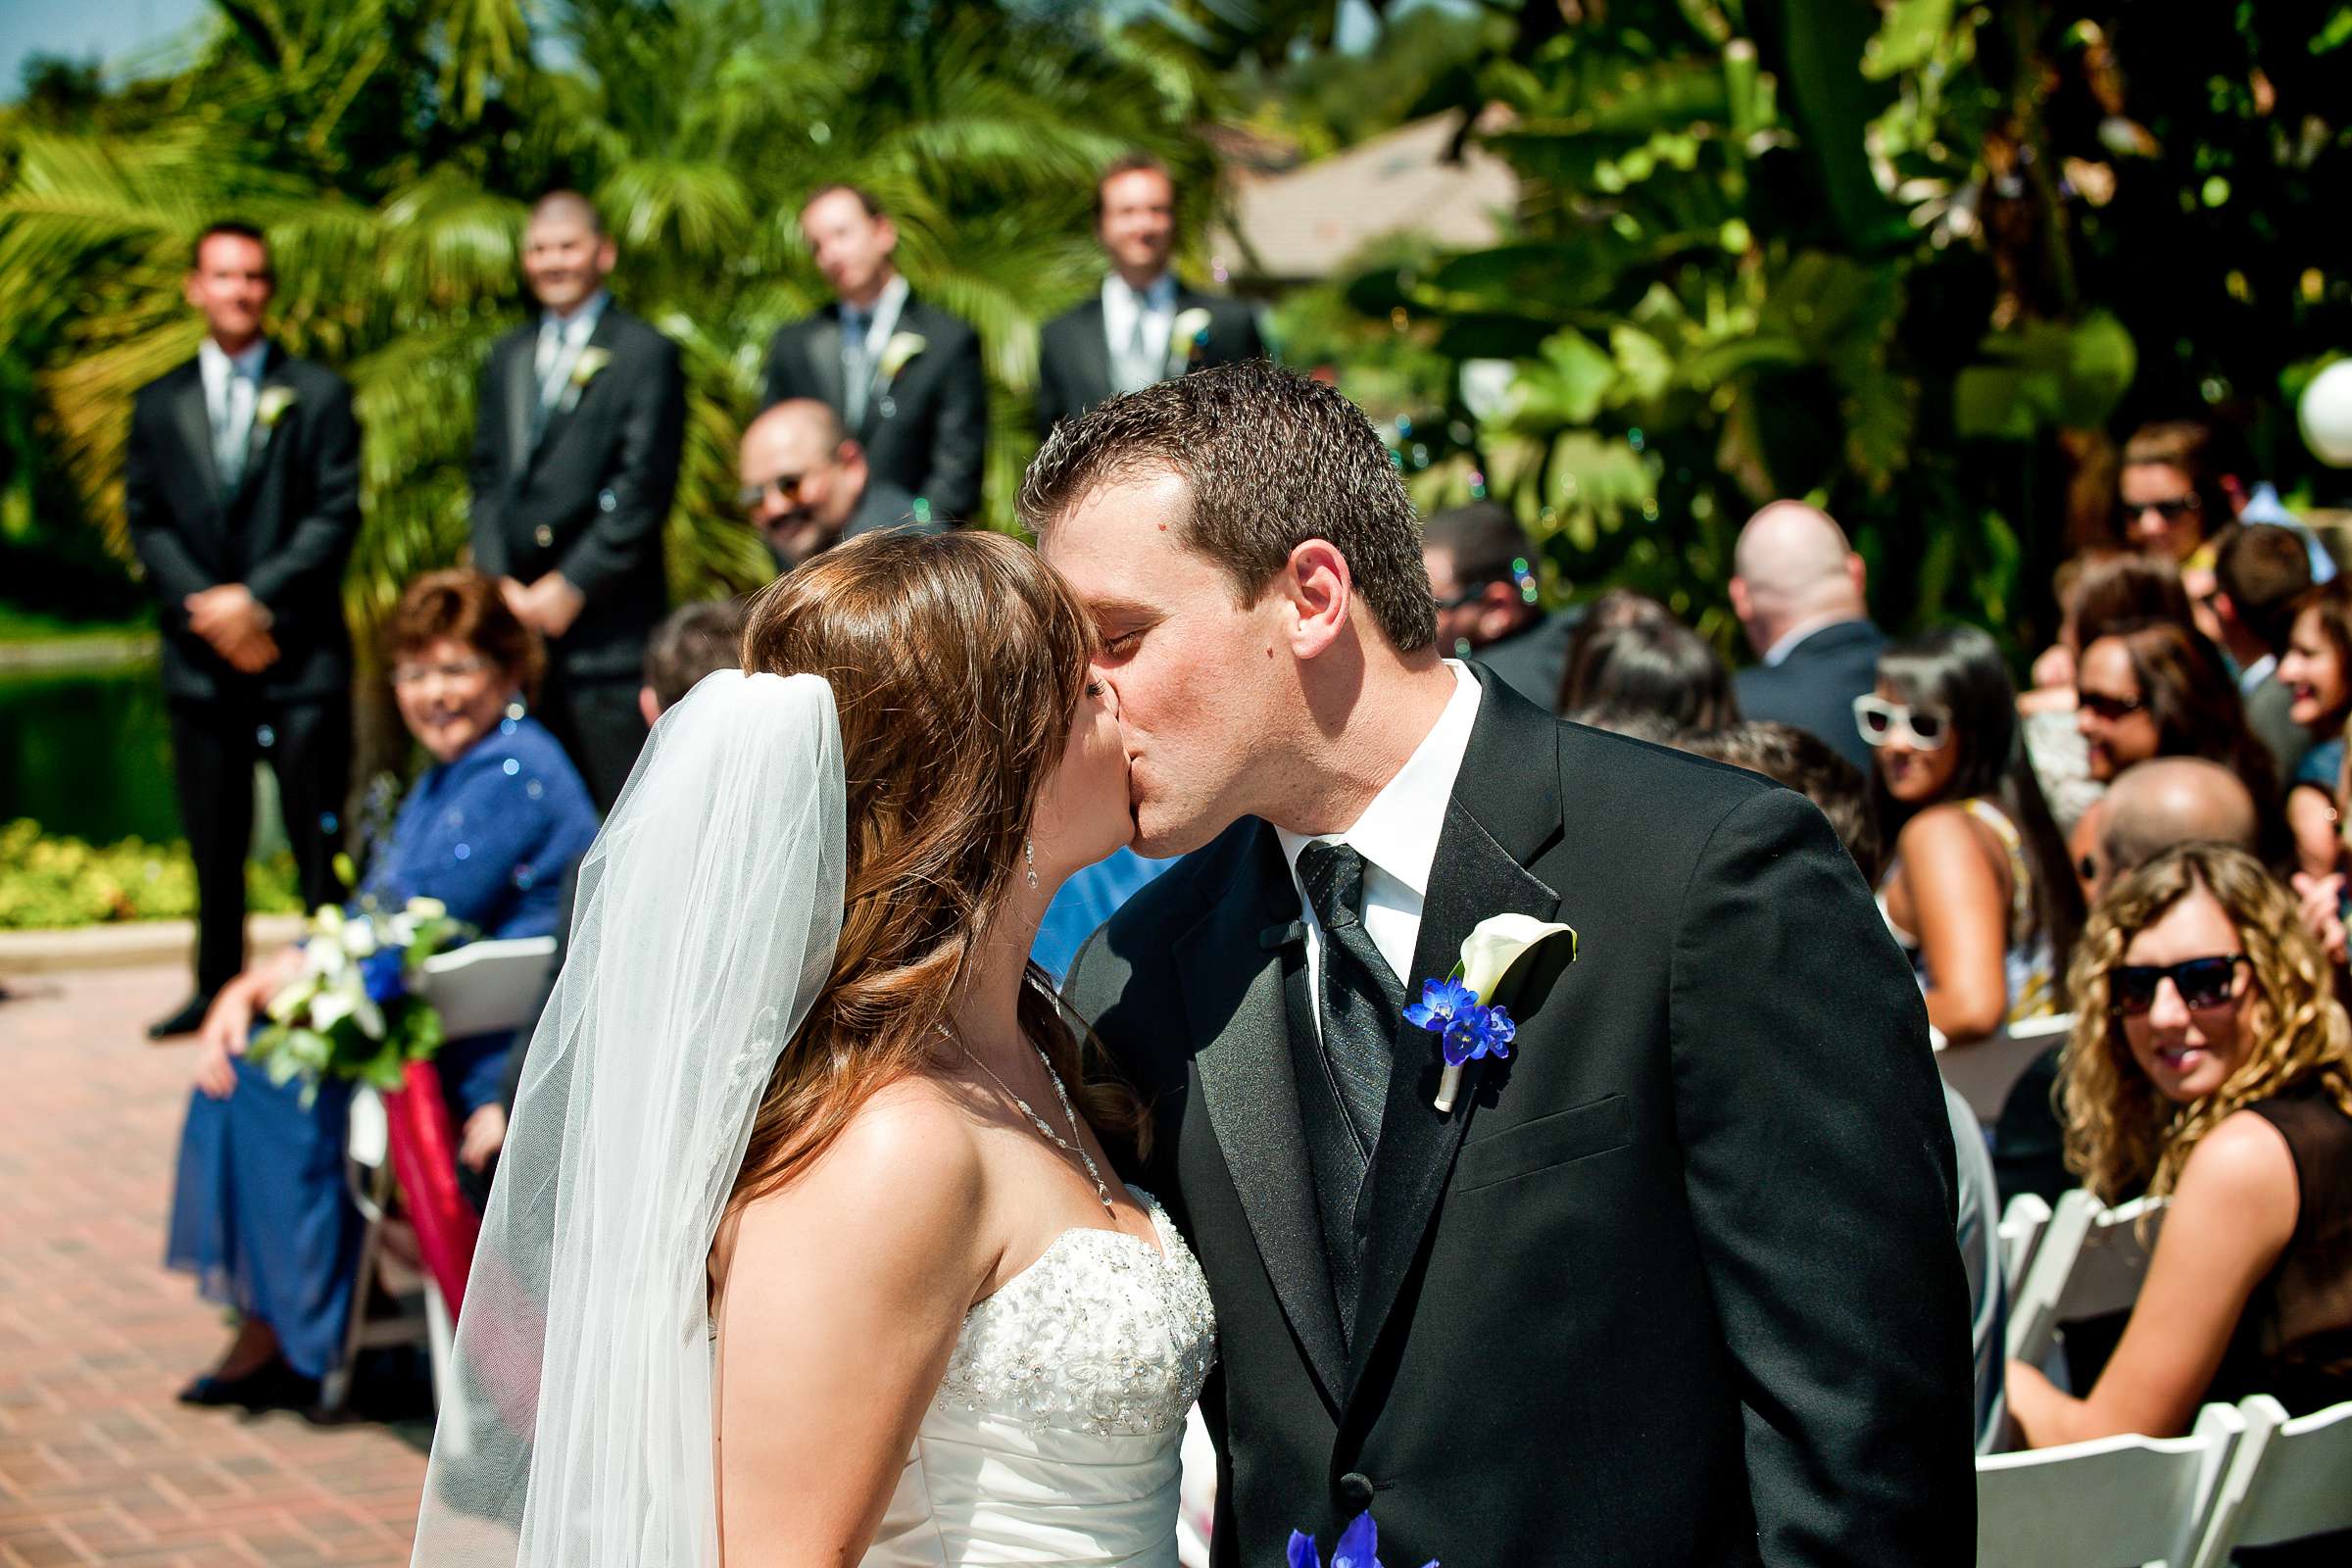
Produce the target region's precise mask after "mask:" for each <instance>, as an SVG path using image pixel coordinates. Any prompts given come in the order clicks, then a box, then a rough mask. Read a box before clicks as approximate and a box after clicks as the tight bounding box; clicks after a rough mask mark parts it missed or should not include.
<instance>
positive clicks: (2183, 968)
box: [2107, 953, 2246, 1018]
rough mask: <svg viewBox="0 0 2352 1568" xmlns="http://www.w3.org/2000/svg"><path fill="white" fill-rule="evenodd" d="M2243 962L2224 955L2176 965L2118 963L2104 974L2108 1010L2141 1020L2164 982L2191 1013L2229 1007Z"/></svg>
mask: <svg viewBox="0 0 2352 1568" xmlns="http://www.w3.org/2000/svg"><path fill="white" fill-rule="evenodd" d="M2245 961H2246V956H2245V955H2244V954H2242V953H2228V954H2217V955H2216V956H2213V957H2210V958H2183V959H2181V960H2180V962H2179V963H2119V964H2117V965H2116V966H2115V967H2114V968H2112V969H2110V970H2108V971H2107V1006H2108V1010H2109V1011H2110V1012H2113V1013H2116V1014H2117V1015H2119V1016H2122V1017H2127V1018H2137V1017H2141V1016H2144V1015H2145V1014H2146V1013H2147V1011H2148V1009H2149V1008H2151V1007H2153V1006H2155V1005H2156V988H2157V987H2159V986H2161V985H2162V984H2164V982H2165V981H2167V980H2170V981H2171V982H2172V983H2173V989H2174V990H2176V991H2178V992H2180V1005H2182V1006H2184V1007H2186V1008H2188V1009H2189V1011H2191V1012H2205V1011H2211V1010H2212V1009H2213V1008H2216V1007H2226V1006H2229V1005H2230V1004H2231V1003H2233V1002H2235V1001H2236V1000H2237V997H2236V992H2235V989H2234V988H2235V986H2236V984H2237V966H2238V965H2239V964H2241V963H2244V962H2245Z"/></svg>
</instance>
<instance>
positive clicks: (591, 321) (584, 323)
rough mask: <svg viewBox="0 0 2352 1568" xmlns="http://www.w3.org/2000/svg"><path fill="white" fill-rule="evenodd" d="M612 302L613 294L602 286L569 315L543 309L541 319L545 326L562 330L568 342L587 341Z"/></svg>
mask: <svg viewBox="0 0 2352 1568" xmlns="http://www.w3.org/2000/svg"><path fill="white" fill-rule="evenodd" d="M612 303H613V296H612V295H611V294H609V293H607V292H606V291H605V290H603V289H601V288H600V289H598V290H597V291H596V292H595V293H594V294H591V295H589V296H588V298H587V299H586V300H584V301H582V302H581V304H580V307H579V309H577V310H575V311H573V312H572V313H571V314H570V315H569V316H559V315H557V314H556V313H555V312H554V311H541V312H540V313H539V321H540V324H541V325H542V326H543V327H546V326H552V327H554V328H555V329H556V330H557V331H559V332H561V333H562V334H563V335H564V341H565V342H566V343H585V342H587V341H588V339H589V337H590V335H591V334H593V333H594V332H595V331H596V323H597V321H598V320H599V319H602V318H603V316H604V314H605V307H606V306H608V305H610V304H612Z"/></svg>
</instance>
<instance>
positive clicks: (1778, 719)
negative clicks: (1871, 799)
mask: <svg viewBox="0 0 2352 1568" xmlns="http://www.w3.org/2000/svg"><path fill="white" fill-rule="evenodd" d="M1886 647H1887V639H1886V637H1885V636H1884V635H1883V634H1882V633H1881V632H1880V631H1879V628H1878V627H1876V626H1874V625H1872V624H1871V623H1870V622H1869V621H1867V620H1842V621H1839V622H1838V623H1837V624H1835V625H1831V626H1824V627H1822V628H1821V630H1819V631H1817V632H1815V633H1813V634H1812V635H1811V636H1809V637H1807V638H1805V639H1804V641H1802V642H1800V643H1798V644H1797V645H1796V646H1795V647H1794V648H1791V649H1789V657H1788V658H1787V659H1784V660H1782V661H1781V662H1779V663H1778V664H1757V665H1755V666H1753V667H1752V668H1748V669H1743V670H1741V671H1740V673H1739V674H1738V675H1736V676H1734V677H1733V678H1732V692H1733V695H1734V696H1736V697H1737V698H1738V699H1739V701H1740V717H1741V718H1755V719H1765V720H1769V721H1771V722H1773V723H1777V724H1793V725H1795V726H1796V727H1797V728H1798V729H1801V730H1807V731H1810V732H1811V733H1813V734H1814V735H1817V736H1819V737H1820V738H1821V739H1823V740H1825V741H1827V742H1829V744H1830V746H1831V747H1832V748H1833V749H1835V750H1836V751H1837V753H1838V755H1839V756H1841V757H1843V758H1844V759H1845V760H1847V761H1849V762H1851V763H1853V764H1854V765H1855V766H1856V767H1858V768H1860V769H1862V771H1863V773H1864V774H1866V775H1867V774H1868V773H1869V772H1870V769H1871V760H1870V747H1869V745H1868V744H1866V743H1865V742H1864V741H1863V739H1862V732H1861V731H1860V730H1859V729H1857V728H1856V727H1855V725H1854V699H1855V698H1857V697H1859V696H1861V695H1862V694H1863V693H1864V692H1867V691H1869V690H1870V689H1871V688H1872V687H1874V686H1876V685H1877V684H1878V683H1879V655H1880V654H1881V653H1882V652H1884V651H1885V649H1886Z"/></svg>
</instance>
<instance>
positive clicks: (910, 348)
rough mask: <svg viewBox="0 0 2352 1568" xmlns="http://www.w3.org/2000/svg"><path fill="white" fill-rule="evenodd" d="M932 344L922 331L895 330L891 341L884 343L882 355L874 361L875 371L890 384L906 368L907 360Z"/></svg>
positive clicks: (886, 384)
mask: <svg viewBox="0 0 2352 1568" xmlns="http://www.w3.org/2000/svg"><path fill="white" fill-rule="evenodd" d="M930 346H931V340H930V339H929V338H927V337H925V336H923V334H922V333H920V332H893V333H891V334H890V341H888V342H887V343H884V344H883V345H882V357H881V358H880V359H879V360H877V361H875V362H874V373H875V374H877V375H879V376H880V377H881V378H882V384H883V385H884V386H888V385H890V383H891V382H893V381H896V380H897V379H898V378H899V372H900V371H901V370H904V369H905V368H907V361H909V360H911V359H913V358H914V357H915V356H916V355H917V354H920V353H922V352H923V350H925V349H927V348H929V347H930Z"/></svg>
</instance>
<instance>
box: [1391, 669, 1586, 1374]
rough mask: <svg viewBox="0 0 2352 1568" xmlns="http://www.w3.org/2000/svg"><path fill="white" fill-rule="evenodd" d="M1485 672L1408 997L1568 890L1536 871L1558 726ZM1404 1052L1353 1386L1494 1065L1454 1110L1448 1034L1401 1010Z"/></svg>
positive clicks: (1550, 821) (1554, 812)
mask: <svg viewBox="0 0 2352 1568" xmlns="http://www.w3.org/2000/svg"><path fill="white" fill-rule="evenodd" d="M1483 678H1484V684H1485V686H1486V690H1485V693H1484V694H1483V695H1482V697H1481V698H1480V701H1479V710H1478V721H1477V723H1476V725H1475V726H1474V727H1473V728H1472V729H1471V731H1470V745H1469V749H1468V750H1467V751H1466V752H1465V753H1464V755H1463V757H1462V769H1461V772H1460V773H1459V774H1458V775H1457V776H1456V777H1455V780H1454V785H1453V798H1452V800H1451V801H1449V802H1448V803H1447V804H1446V825H1445V828H1444V829H1443V830H1442V831H1441V832H1440V834H1439V836H1438V853H1437V858H1436V859H1435V860H1434V861H1433V862H1432V864H1431V866H1430V874H1429V894H1428V896H1427V897H1426V898H1425V899H1424V900H1423V901H1422V906H1421V934H1420V937H1419V938H1418V939H1417V940H1416V942H1415V943H1414V947H1413V968H1412V972H1411V973H1410V974H1406V975H1401V976H1399V977H1398V978H1400V979H1401V980H1403V982H1404V988H1405V991H1406V993H1407V995H1408V996H1414V997H1417V996H1419V995H1420V991H1421V982H1422V981H1423V980H1427V979H1435V978H1439V977H1442V976H1444V975H1446V974H1448V973H1450V972H1451V971H1452V969H1453V966H1454V964H1455V963H1456V962H1458V961H1459V960H1460V956H1461V947H1462V942H1463V940H1464V939H1465V938H1467V937H1468V936H1469V935H1470V931H1471V928H1472V927H1474V926H1476V925H1477V924H1478V922H1479V921H1481V920H1484V919H1486V918H1487V917H1488V916H1490V915H1495V914H1527V915H1533V916H1535V917H1536V918H1537V919H1539V920H1548V919H1550V918H1551V917H1552V916H1553V915H1554V914H1555V913H1557V912H1558V910H1559V907H1560V896H1559V895H1558V894H1557V893H1555V892H1553V891H1552V890H1551V889H1550V888H1549V887H1546V886H1545V885H1544V882H1543V881H1542V880H1541V879H1540V878H1538V877H1536V876H1535V875H1534V874H1532V873H1531V872H1529V871H1528V870H1527V865H1528V862H1530V861H1532V860H1533V859H1535V858H1536V857H1537V856H1538V855H1540V854H1541V853H1543V851H1544V849H1545V848H1546V847H1547V846H1548V845H1549V844H1550V843H1551V842H1552V841H1553V840H1554V839H1556V838H1557V837H1558V836H1559V833H1560V788H1559V786H1560V768H1559V725H1558V723H1557V722H1556V721H1555V720H1554V719H1553V718H1552V717H1551V715H1550V714H1548V713H1546V712H1544V711H1543V710H1542V709H1539V708H1537V707H1536V706H1535V705H1534V704H1532V703H1529V702H1528V701H1526V700H1525V699H1524V698H1521V697H1519V696H1518V695H1517V694H1516V693H1514V692H1512V691H1511V689H1510V688H1509V687H1507V686H1505V685H1503V684H1502V683H1501V682H1499V681H1497V680H1495V679H1494V678H1493V677H1492V676H1485V677H1483ZM1395 1058H1396V1059H1395V1066H1394V1068H1393V1069H1392V1070H1391V1072H1390V1075H1389V1099H1388V1105H1387V1107H1386V1109H1384V1110H1383V1111H1382V1113H1381V1123H1380V1147H1379V1149H1378V1150H1377V1151H1376V1152H1374V1154H1373V1158H1372V1169H1371V1171H1370V1173H1369V1174H1368V1175H1366V1177H1365V1178H1364V1179H1365V1182H1366V1183H1367V1185H1369V1187H1370V1188H1371V1205H1372V1206H1371V1224H1370V1227H1369V1230H1368V1232H1367V1234H1366V1236H1365V1239H1364V1263H1363V1288H1362V1294H1361V1295H1360V1296H1359V1297H1358V1298H1357V1299H1356V1309H1355V1338H1354V1341H1353V1345H1352V1349H1353V1354H1352V1355H1351V1356H1350V1358H1349V1361H1350V1364H1349V1366H1348V1390H1349V1393H1350V1394H1352V1393H1353V1391H1354V1388H1355V1385H1356V1382H1357V1380H1359V1379H1360V1378H1361V1377H1362V1376H1363V1372H1364V1367H1365V1365H1366V1363H1367V1362H1369V1361H1370V1359H1371V1356H1372V1350H1373V1348H1374V1347H1375V1345H1376V1344H1377V1343H1378V1342H1379V1339H1380V1332H1381V1328H1382V1325H1383V1324H1384V1323H1386V1321H1387V1320H1388V1315H1389V1309H1390V1308H1391V1307H1392V1306H1393V1305H1394V1304H1395V1303H1396V1300H1397V1292H1398V1291H1399V1290H1400V1289H1401V1288H1402V1287H1403V1284H1404V1277H1405V1275H1406V1274H1407V1273H1408V1272H1409V1271H1410V1270H1411V1268H1412V1264H1413V1258H1414V1257H1415V1255H1416V1254H1418V1253H1419V1251H1420V1250H1421V1239H1422V1236H1423V1235H1424V1234H1425V1233H1426V1232H1427V1231H1428V1229H1429V1220H1430V1214H1431V1212H1432V1211H1433V1210H1434V1209H1435V1208H1436V1207H1437V1202H1438V1196H1439V1194H1440V1193H1442V1192H1444V1191H1445V1187H1446V1172H1447V1170H1449V1169H1450V1168H1451V1166H1452V1164H1453V1153H1454V1150H1455V1149H1456V1148H1457V1147H1458V1146H1459V1145H1460V1143H1461V1141H1462V1132H1463V1129H1464V1128H1466V1127H1467V1126H1468V1125H1469V1122H1470V1113H1471V1111H1472V1110H1473V1109H1474V1108H1475V1107H1476V1105H1477V1103H1478V1091H1479V1080H1480V1077H1481V1073H1482V1069H1483V1068H1484V1067H1485V1066H1486V1065H1487V1064H1486V1063H1485V1062H1484V1061H1473V1062H1471V1063H1469V1064H1468V1066H1467V1068H1466V1069H1465V1070H1464V1073H1463V1079H1462V1088H1461V1092H1460V1095H1459V1097H1458V1098H1457V1099H1456V1100H1455V1102H1454V1107H1453V1110H1452V1112H1451V1113H1450V1114H1448V1115H1441V1114H1439V1112H1438V1110H1437V1108H1436V1105H1435V1101H1436V1099H1437V1093H1438V1076H1439V1073H1440V1071H1441V1070H1442V1068H1443V1066H1444V1060H1443V1058H1442V1057H1441V1056H1440V1055H1439V1054H1438V1037H1437V1036H1436V1035H1433V1034H1431V1033H1429V1032H1428V1031H1427V1030H1425V1029H1416V1028H1414V1027H1413V1026H1412V1025H1410V1024H1406V1023H1403V1022H1402V1021H1401V1020H1399V1022H1398V1026H1397V1037H1396V1053H1395Z"/></svg>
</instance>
